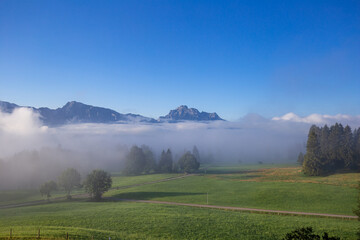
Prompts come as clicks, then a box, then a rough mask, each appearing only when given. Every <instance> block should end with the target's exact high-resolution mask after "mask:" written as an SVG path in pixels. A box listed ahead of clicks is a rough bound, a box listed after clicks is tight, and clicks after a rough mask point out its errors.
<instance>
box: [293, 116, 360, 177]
mask: <svg viewBox="0 0 360 240" xmlns="http://www.w3.org/2000/svg"><path fill="white" fill-rule="evenodd" d="M298 161H299V162H300V163H301V164H302V167H303V172H304V173H305V174H307V175H310V176H319V175H326V174H329V173H333V172H335V171H337V170H342V169H348V170H356V169H359V167H360V128H358V129H355V130H354V131H352V130H351V128H350V127H349V126H346V127H343V126H342V125H341V124H339V123H336V124H335V125H332V126H330V127H328V126H327V125H325V126H324V127H322V128H320V127H317V126H315V125H313V126H312V127H311V128H310V130H309V135H308V139H307V146H306V154H305V156H302V153H300V155H299V158H298Z"/></svg>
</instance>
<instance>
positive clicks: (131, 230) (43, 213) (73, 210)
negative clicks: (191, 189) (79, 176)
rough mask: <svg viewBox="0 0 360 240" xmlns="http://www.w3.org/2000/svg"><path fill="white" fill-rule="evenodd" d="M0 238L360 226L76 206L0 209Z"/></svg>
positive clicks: (275, 234) (228, 234)
mask: <svg viewBox="0 0 360 240" xmlns="http://www.w3.org/2000/svg"><path fill="white" fill-rule="evenodd" d="M0 213H1V214H0V226H1V227H0V236H1V237H3V239H5V238H6V237H8V236H9V229H10V228H12V229H13V237H19V238H24V237H32V236H33V237H34V236H36V234H37V232H38V229H39V228H40V231H41V236H42V237H43V238H58V239H64V237H65V236H66V233H69V235H70V239H91V237H94V239H108V238H109V237H111V239H249V240H250V239H280V238H281V237H283V236H284V235H285V234H286V232H289V231H291V230H293V229H294V228H295V227H302V226H313V227H314V228H315V229H316V231H318V232H319V233H321V232H323V231H327V232H329V233H330V234H332V235H335V234H336V235H341V236H342V237H344V239H355V232H356V228H357V226H358V222H357V221H355V220H341V219H330V218H316V217H297V216H278V215H270V214H254V213H243V212H235V211H224V210H216V209H203V208H193V207H183V206H165V205H158V204H144V203H125V202H99V203H96V202H87V201H74V202H64V203H53V204H46V205H38V206H31V207H21V208H12V209H3V210H0Z"/></svg>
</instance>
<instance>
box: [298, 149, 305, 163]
mask: <svg viewBox="0 0 360 240" xmlns="http://www.w3.org/2000/svg"><path fill="white" fill-rule="evenodd" d="M297 162H298V163H299V164H300V165H302V164H303V162H304V154H303V153H302V152H300V153H299V156H298V158H297Z"/></svg>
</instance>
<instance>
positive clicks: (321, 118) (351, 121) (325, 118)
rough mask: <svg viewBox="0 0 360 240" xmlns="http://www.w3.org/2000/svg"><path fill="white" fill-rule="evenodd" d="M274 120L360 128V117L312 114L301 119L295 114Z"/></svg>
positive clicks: (288, 114) (274, 118)
mask: <svg viewBox="0 0 360 240" xmlns="http://www.w3.org/2000/svg"><path fill="white" fill-rule="evenodd" d="M272 120H274V121H290V122H301V123H308V124H318V125H324V124H328V125H329V124H334V123H336V122H339V123H342V124H343V125H346V124H347V125H350V126H353V127H356V128H357V127H359V126H360V115H359V116H351V115H345V114H337V115H326V114H325V115H321V114H316V113H314V114H311V115H309V116H306V117H300V116H298V115H296V114H295V113H292V112H290V113H287V114H285V115H283V116H281V117H273V118H272Z"/></svg>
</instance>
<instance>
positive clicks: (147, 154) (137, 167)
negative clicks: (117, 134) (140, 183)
mask: <svg viewBox="0 0 360 240" xmlns="http://www.w3.org/2000/svg"><path fill="white" fill-rule="evenodd" d="M199 162H200V154H199V150H198V149H197V147H196V146H194V148H193V150H192V152H190V151H187V152H185V153H184V154H183V155H182V156H181V157H180V158H179V159H178V160H177V161H174V158H173V155H172V152H171V150H170V149H167V150H166V151H165V150H163V151H162V152H161V155H160V158H159V159H158V161H156V160H155V155H154V153H153V152H152V151H151V149H150V148H149V147H148V146H146V145H142V146H141V147H138V146H136V145H134V146H133V147H131V149H130V151H129V153H128V154H127V156H126V159H125V168H124V170H123V173H124V174H125V175H138V174H143V173H145V174H146V173H155V172H157V173H172V172H185V173H191V172H194V171H196V170H198V169H199V166H200V163H199Z"/></svg>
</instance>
